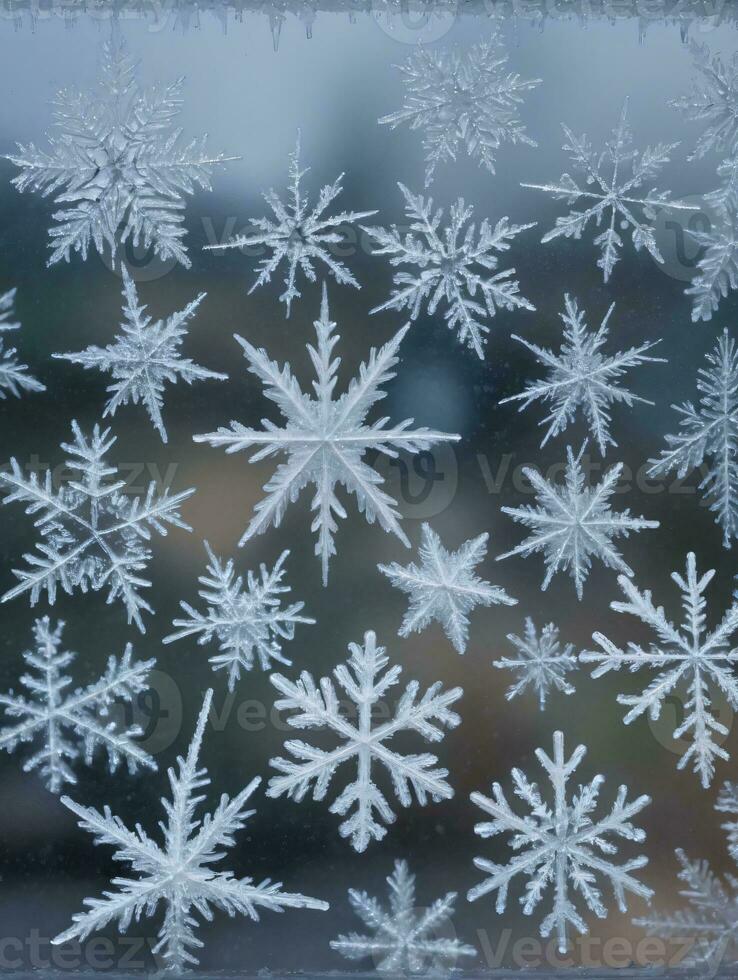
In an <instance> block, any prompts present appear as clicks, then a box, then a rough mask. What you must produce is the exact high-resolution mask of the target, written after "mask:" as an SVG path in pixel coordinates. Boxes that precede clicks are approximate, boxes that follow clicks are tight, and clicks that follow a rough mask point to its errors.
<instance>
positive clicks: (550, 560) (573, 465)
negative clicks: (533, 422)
mask: <svg viewBox="0 0 738 980" xmlns="http://www.w3.org/2000/svg"><path fill="white" fill-rule="evenodd" d="M585 448H586V443H585V445H583V446H582V448H581V450H580V451H579V455H578V456H575V455H574V452H573V451H572V449H571V447H567V450H566V455H567V460H566V472H565V478H564V485H563V486H559V485H557V484H554V483H551V482H550V481H549V480H547V479H546V478H545V477H544V476H542V474H541V473H539V472H538V470H534V469H531V468H530V467H524V469H523V475H524V476H525V477H526V478H527V479H528V480H529V481H530V483H531V484H532V486H533V489H534V491H535V493H536V497H537V500H538V503H537V506H535V507H533V506H526V507H503V508H502V510H503V512H504V513H505V514H509V515H510V517H512V518H513V520H515V521H517V522H518V523H519V524H523V525H524V526H525V527H527V528H530V530H531V532H532V533H531V534H530V535H529V536H528V537H527V538H526V539H525V540H524V541H523V542H522V543H521V544H519V545H518V546H517V548H513V550H512V551H508V552H506V553H505V554H504V555H499V556H498V559H497V560H498V561H500V560H501V559H503V558H510V557H511V556H512V555H522V556H523V557H524V558H527V557H528V556H529V555H533V554H536V553H537V552H541V553H542V554H543V556H544V559H545V564H546V575H545V578H544V579H543V585H542V586H541V588H542V589H543V590H545V589H547V588H548V586H549V584H550V583H551V579H552V578H553V577H554V575H555V574H556V573H557V572H559V571H568V572H569V574H570V575H571V577H572V579H573V580H574V585H575V587H576V590H577V596H578V598H579V599H581V598H582V595H583V590H584V583H585V581H586V580H587V576H588V575H589V570H590V567H591V565H592V559H593V558H597V559H598V560H599V561H601V562H602V564H603V565H606V566H607V568H614V569H616V570H617V571H619V572H624V573H625V574H626V575H632V574H633V571H632V569H631V568H630V567H629V566H628V565H627V564H626V563H625V561H624V560H623V557H622V555H621V554H620V552H619V551H618V550H617V548H616V547H615V545H614V544H613V539H614V538H617V537H624V538H627V537H628V536H629V535H630V533H631V532H632V531H642V530H644V528H656V527H658V526H659V522H658V521H647V520H645V519H644V518H642V517H631V516H630V510H624V511H620V512H617V511H614V510H612V508H611V506H610V497H612V495H613V494H614V493H615V491H616V489H617V483H618V480H619V479H620V474H621V472H622V470H623V464H622V463H616V464H615V466H612V467H611V468H610V469H609V470H607V472H606V473H605V474H604V475H603V477H602V480H601V481H600V482H599V483H598V484H597V485H596V486H587V485H586V474H585V472H584V468H583V466H582V456H583V455H584V450H585Z"/></svg>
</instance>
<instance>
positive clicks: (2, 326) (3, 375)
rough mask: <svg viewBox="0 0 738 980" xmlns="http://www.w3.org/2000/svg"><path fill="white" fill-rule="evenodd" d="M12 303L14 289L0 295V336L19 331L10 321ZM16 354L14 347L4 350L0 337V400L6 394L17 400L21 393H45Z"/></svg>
mask: <svg viewBox="0 0 738 980" xmlns="http://www.w3.org/2000/svg"><path fill="white" fill-rule="evenodd" d="M14 303H15V290H14V289H10V290H8V292H7V293H2V294H0V334H3V333H7V332H8V331H10V330H19V329H20V323H12V322H11V321H10V317H11V316H13V314H14V309H13V307H14ZM17 353H18V352H17V351H16V349H15V347H7V348H6V347H5V345H4V344H3V339H2V337H1V336H0V399H3V398H7V395H6V392H10V394H11V395H15V397H16V398H19V397H20V393H21V391H46V387H45V385H42V384H41V382H40V381H36V379H35V378H33V377H31V375H30V374H29V373H28V365H27V364H20V363H19V361H18V359H17V358H16V356H15V355H16V354H17Z"/></svg>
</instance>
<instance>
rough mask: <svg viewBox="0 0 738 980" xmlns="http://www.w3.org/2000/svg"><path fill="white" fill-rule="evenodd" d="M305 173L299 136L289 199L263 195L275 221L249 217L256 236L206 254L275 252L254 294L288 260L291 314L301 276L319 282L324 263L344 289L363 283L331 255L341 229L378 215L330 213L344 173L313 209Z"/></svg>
mask: <svg viewBox="0 0 738 980" xmlns="http://www.w3.org/2000/svg"><path fill="white" fill-rule="evenodd" d="M307 172H308V171H307V170H300V139H299V136H298V139H297V147H296V149H295V152H294V153H292V154H291V155H290V168H289V177H290V183H289V201H288V203H287V204H283V203H282V200H281V199H280V198H279V197H278V195H277V194H276V193H275V192H274V191H273V190H271V189H270V190H269V191H267V192H266V194H264V195H263V196H264V200H265V201H266V202H267V204H268V205H269V207H270V208H271V209H272V211H273V212H274V218H250V219H249V223H250V224H251V226H252V227H253V228H254V229H256V230H255V232H254V234H252V235H239V236H238V237H237V238H232V239H231V240H230V241H227V242H224V243H223V244H222V245H206V246H205V248H206V250H223V249H229V248H248V249H251V250H252V251H253V249H254V248H256V247H262V248H264V249H268V250H269V251H271V255H270V256H268V257H267V258H265V259H263V260H262V262H261V263H260V269H261V271H260V272H259V275H258V277H257V279H256V282H255V283H254V285H253V286H252V287H251V289H250V290H249V293H253V291H254V290H255V289H257V288H258V287H259V286H263V285H264V284H265V283H268V282H270V281H271V278H272V274H273V273H275V272H276V271H277V268H278V267H279V264H280V262H282V260H283V259H284V261H285V263H286V265H287V272H286V275H285V277H284V285H285V290H284V292H283V293H282V295H281V296H280V297H279V299H280V301H281V302H282V303H284V304H285V306H286V307H287V316H288V317H289V315H290V309H291V306H292V300H293V299H298V298H299V297H300V296H301V295H302V294H301V293H300V290H299V289H298V288H297V274H298V272H302V273H303V275H304V276H305V278H306V279H307V280H308V281H309V282H315V280H316V278H317V275H316V272H315V265H316V264H317V265H320V264H322V265H324V266H325V267H326V269H327V270H328V272H329V273H330V274H331V275H332V276H333V278H334V279H335V280H336V282H338V283H341V284H342V285H347V286H355V287H356V288H357V289H360V288H361V287H360V286H359V283H358V282H357V281H356V279H355V277H354V276H353V275H352V274H351V272H349V270H348V269H347V268H346V266H345V265H344V264H343V262H341V261H340V260H339V259H338V258H336V256H335V255H333V254H332V246H334V245H338V244H340V243H341V242H342V241H343V240H344V235H343V234H342V232H341V226H342V225H348V224H351V223H352V222H354V221H360V220H361V219H362V218H370V217H371V216H372V215H373V214H376V213H377V212H376V211H340V212H338V213H337V214H328V215H326V213H325V212H326V209H327V208H328V206H329V205H330V204H332V203H333V201H334V200H335V199H336V198H337V197H338V195H339V194H340V193H341V191H342V190H343V188H342V187H341V181H342V180H343V174H339V175H338V177H336V179H335V180H334V181H333V183H332V184H326V185H325V186H324V187H323V188H322V190H321V192H320V195H319V197H318V200H317V203H316V205H315V207H314V208H312V210H311V209H310V208H309V206H308V198H307V197H303V195H302V191H301V190H300V181H301V180H302V178H303V177H304V176H305V174H306V173H307Z"/></svg>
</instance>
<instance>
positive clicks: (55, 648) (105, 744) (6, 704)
mask: <svg viewBox="0 0 738 980" xmlns="http://www.w3.org/2000/svg"><path fill="white" fill-rule="evenodd" d="M63 630H64V623H62V622H59V623H57V624H56V626H54V627H52V625H51V623H50V621H49V617H48V616H44V618H43V619H37V620H36V622H35V624H34V627H33V640H34V648H33V649H32V650H27V651H26V652H25V653H24V654H23V659H24V660H25V662H26V665H27V667H28V668H29V670H30V671H31V673H27V674H24V675H23V676H22V677H21V684H22V685H23V687H25V689H26V690H27V691H28V692H29V695H30V697H28V698H27V697H25V696H24V695H22V694H16V693H15V692H14V691H12V690H11V691H9V692H8V693H7V694H0V705H2V706H3V708H4V709H5V714H6V716H7V717H8V719H10V718H18V719H20V721H18V722H17V724H13V725H9V726H8V727H7V728H0V749H5V750H6V751H8V752H12V751H13V750H14V749H16V748H18V747H19V746H20V745H21V743H23V742H32V741H33V740H34V739H39V740H40V741H41V742H42V745H41V747H40V748H39V749H38V751H37V752H35V753H34V755H32V756H31V757H30V759H28V760H27V762H25V763H24V765H23V771H24V772H33V770H34V769H38V770H39V772H40V774H41V776H42V777H43V780H44V782H45V784H46V786H47V787H48V788H49V789H50V790H51V792H52V793H59V792H60V791H61V787H62V784H63V783H76V782H77V779H76V777H75V775H74V771H73V769H72V763H73V762H74V761H75V760H76V759H78V758H79V757H80V755H81V754H82V752H81V748H83V749H84V761H85V764H86V765H88V766H89V765H91V764H92V757H93V754H94V752H95V750H96V749H98V748H102V749H105V751H106V752H107V755H108V770H109V772H111V773H114V772H115V770H116V769H117V768H118V765H119V763H120V761H121V758H124V759H125V760H126V763H127V764H128V769H129V770H130V772H135V771H136V769H137V768H138V766H146V767H147V768H149V769H156V764H155V762H154V760H153V759H152V758H151V756H150V755H149V754H148V753H147V752H144V750H143V749H142V748H141V747H140V746H138V745H137V744H136V742H135V739H136V738H137V737H138V736H140V735H141V734H142V731H141V728H140V727H139V726H138V725H128V726H127V727H126V728H121V727H120V726H119V725H117V724H116V722H114V721H108V720H106V718H107V716H108V715H109V713H110V708H111V706H112V705H113V704H115V703H117V704H126V703H130V702H131V701H133V699H134V697H135V696H136V695H137V694H139V693H140V692H141V691H143V690H145V689H146V687H147V686H148V673H149V671H150V670H151V669H152V667H153V666H154V664H155V662H156V661H154V660H144V661H141V662H140V663H134V662H133V647H132V646H131V644H130V643H128V644H127V645H126V649H125V652H124V654H123V656H122V657H121V658H120V660H118V659H117V658H116V657H110V658H109V659H108V666H107V670H106V671H105V673H104V674H103V676H102V677H101V678H100V679H99V680H97V681H94V682H93V683H92V684H88V686H87V687H78V688H75V689H74V690H73V691H71V693H70V691H69V690H68V689H69V686H70V685H71V684H72V678H71V677H69V676H68V674H66V673H65V669H66V668H67V667H69V665H70V664H71V663H73V661H74V660H75V659H76V657H77V654H76V653H70V652H69V651H65V650H62V631H63ZM73 739H75V740H73Z"/></svg>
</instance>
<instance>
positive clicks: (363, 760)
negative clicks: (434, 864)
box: [268, 632, 463, 851]
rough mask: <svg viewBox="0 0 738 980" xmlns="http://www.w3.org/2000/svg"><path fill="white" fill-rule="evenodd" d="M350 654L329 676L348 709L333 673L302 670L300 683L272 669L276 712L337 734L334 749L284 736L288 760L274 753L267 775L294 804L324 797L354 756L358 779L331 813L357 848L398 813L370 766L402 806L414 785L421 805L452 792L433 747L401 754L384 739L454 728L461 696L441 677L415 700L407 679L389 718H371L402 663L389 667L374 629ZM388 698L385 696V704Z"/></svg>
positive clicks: (436, 736) (433, 735)
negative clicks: (380, 770)
mask: <svg viewBox="0 0 738 980" xmlns="http://www.w3.org/2000/svg"><path fill="white" fill-rule="evenodd" d="M349 650H350V651H351V656H350V658H349V660H348V662H347V663H345V664H340V665H339V666H338V667H336V668H335V670H334V671H333V674H334V676H335V679H336V681H337V683H338V688H339V691H342V692H343V693H344V694H345V695H346V696H347V697H348V699H349V701H350V702H352V704H351V709H350V711H347V709H346V705H345V703H344V704H342V703H341V701H340V700H339V692H338V691H337V690H336V687H335V686H334V683H333V681H332V680H331V678H330V677H323V678H322V679H321V680H320V683H319V684H316V683H315V681H314V680H313V678H312V676H311V675H310V674H309V673H308V672H307V671H303V672H302V673H301V674H300V678H299V680H297V681H291V680H289V679H288V678H286V677H283V676H282V675H281V674H273V675H272V678H271V680H272V684H273V685H274V686H275V687H276V689H277V690H278V691H279V693H280V694H281V695H282V697H281V698H279V699H278V700H277V701H275V702H274V706H275V708H276V709H277V711H283V710H284V711H293V712H296V714H293V715H292V716H291V717H289V718H288V719H287V722H288V724H290V725H292V726H293V727H294V728H306V729H324V730H325V729H327V730H328V731H330V732H332V733H333V734H334V735H335V736H336V737H337V739H338V740H339V745H338V746H337V747H336V748H335V749H329V750H325V749H322V748H319V747H317V746H313V745H310V744H308V743H307V742H303V741H300V740H297V739H293V740H290V741H288V742H285V749H286V750H287V752H288V753H289V755H290V756H291V758H287V759H285V758H281V757H280V758H276V759H272V761H271V764H272V766H273V767H274V768H275V769H276V770H277V771H278V775H276V776H272V778H271V779H270V780H269V790H268V795H269V796H272V797H279V796H283V795H285V794H286V795H287V796H289V797H291V798H292V799H294V800H296V801H297V802H298V803H299V802H300V801H301V800H303V799H304V798H305V796H306V795H307V793H308V792H309V791H310V790H311V789H312V795H313V799H314V800H323V799H325V796H326V794H327V792H328V789H329V786H330V782H331V779H332V778H333V775H334V773H335V772H336V770H337V769H338V767H339V766H340V765H341V764H343V763H345V762H349V761H352V762H354V764H355V766H356V778H355V779H354V780H353V781H352V782H350V783H349V784H348V786H346V788H345V789H344V790H343V791H342V792H341V793H340V795H339V796H338V797H337V798H336V799H335V800H334V802H333V803H332V804H331V807H330V811H331V813H337V814H339V815H340V816H342V817H343V816H346V815H347V814H348V816H346V819H345V820H344V821H343V823H342V824H341V826H340V828H339V830H340V834H341V836H342V837H348V838H350V840H351V845H352V847H353V848H354V850H356V851H365V850H366V848H367V846H368V845H369V843H370V842H371V841H372V840H381V839H382V838H383V837H384V836H385V834H386V833H387V829H386V827H385V826H384V824H389V823H392V822H393V821H394V819H395V814H394V812H393V811H392V808H391V807H390V804H389V801H388V800H387V797H386V796H385V794H384V792H383V791H382V790H381V789H380V788H379V786H377V784H376V783H375V782H374V781H373V779H372V775H373V773H372V767H373V766H374V767H384V769H386V771H387V774H388V775H389V777H390V779H391V781H392V787H393V789H394V792H395V796H396V797H397V799H398V800H399V802H400V803H401V805H402V806H406V807H407V806H410V804H411V803H412V799H413V797H412V791H413V790H414V792H415V796H416V798H417V800H418V802H419V803H420V804H421V805H422V804H425V803H426V802H427V801H428V798H429V797H430V798H431V799H432V800H433V801H434V802H438V801H440V800H447V799H450V798H451V797H452V796H453V790H452V789H451V787H450V786H449V784H448V781H447V779H446V777H447V776H448V771H447V770H446V769H439V768H435V767H436V764H437V762H438V759H437V758H436V756H435V755H432V754H431V753H430V752H424V753H422V754H420V755H402V754H401V753H400V752H399V751H397V750H396V749H393V748H390V746H389V745H388V744H387V743H388V742H390V740H391V739H392V738H393V736H395V735H397V734H398V733H400V732H416V733H417V734H418V735H421V736H423V738H425V739H426V740H428V741H433V742H437V741H440V739H442V738H443V736H444V729H445V728H449V729H451V728H455V727H456V726H457V725H458V724H459V722H460V721H461V719H460V718H459V716H458V715H457V714H456V712H455V711H452V710H451V705H453V704H454V703H455V702H456V701H458V700H459V698H460V697H461V695H462V693H463V691H462V690H461V688H460V687H454V688H452V689H451V690H448V691H443V690H442V688H441V684H440V682H436V683H435V684H432V685H431V686H430V687H429V688H428V689H427V691H426V692H425V693H424V694H423V695H422V697H420V698H419V699H418V692H419V684H418V682H417V681H410V683H409V684H408V685H407V687H406V688H405V691H404V693H403V694H402V695H401V697H400V698H399V700H398V701H397V704H396V706H395V708H394V711H393V714H392V717H391V718H390V719H389V720H387V721H384V722H381V723H379V724H376V719H375V717H374V716H373V709H374V708H375V707H376V706H377V705H378V704H379V703H380V702H383V701H384V699H385V698H386V696H387V694H388V692H389V691H390V690H391V689H392V687H394V685H395V684H397V682H398V680H399V678H400V674H401V673H402V669H401V668H400V667H399V666H397V665H395V666H393V667H390V668H389V669H388V670H387V669H386V668H387V664H388V663H389V659H388V658H387V657H386V656H385V652H384V647H380V646H377V639H376V636H375V635H374V633H371V632H369V633H366V634H365V635H364V644H363V646H362V645H359V644H358V643H350V644H349ZM385 704H386V702H385Z"/></svg>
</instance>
